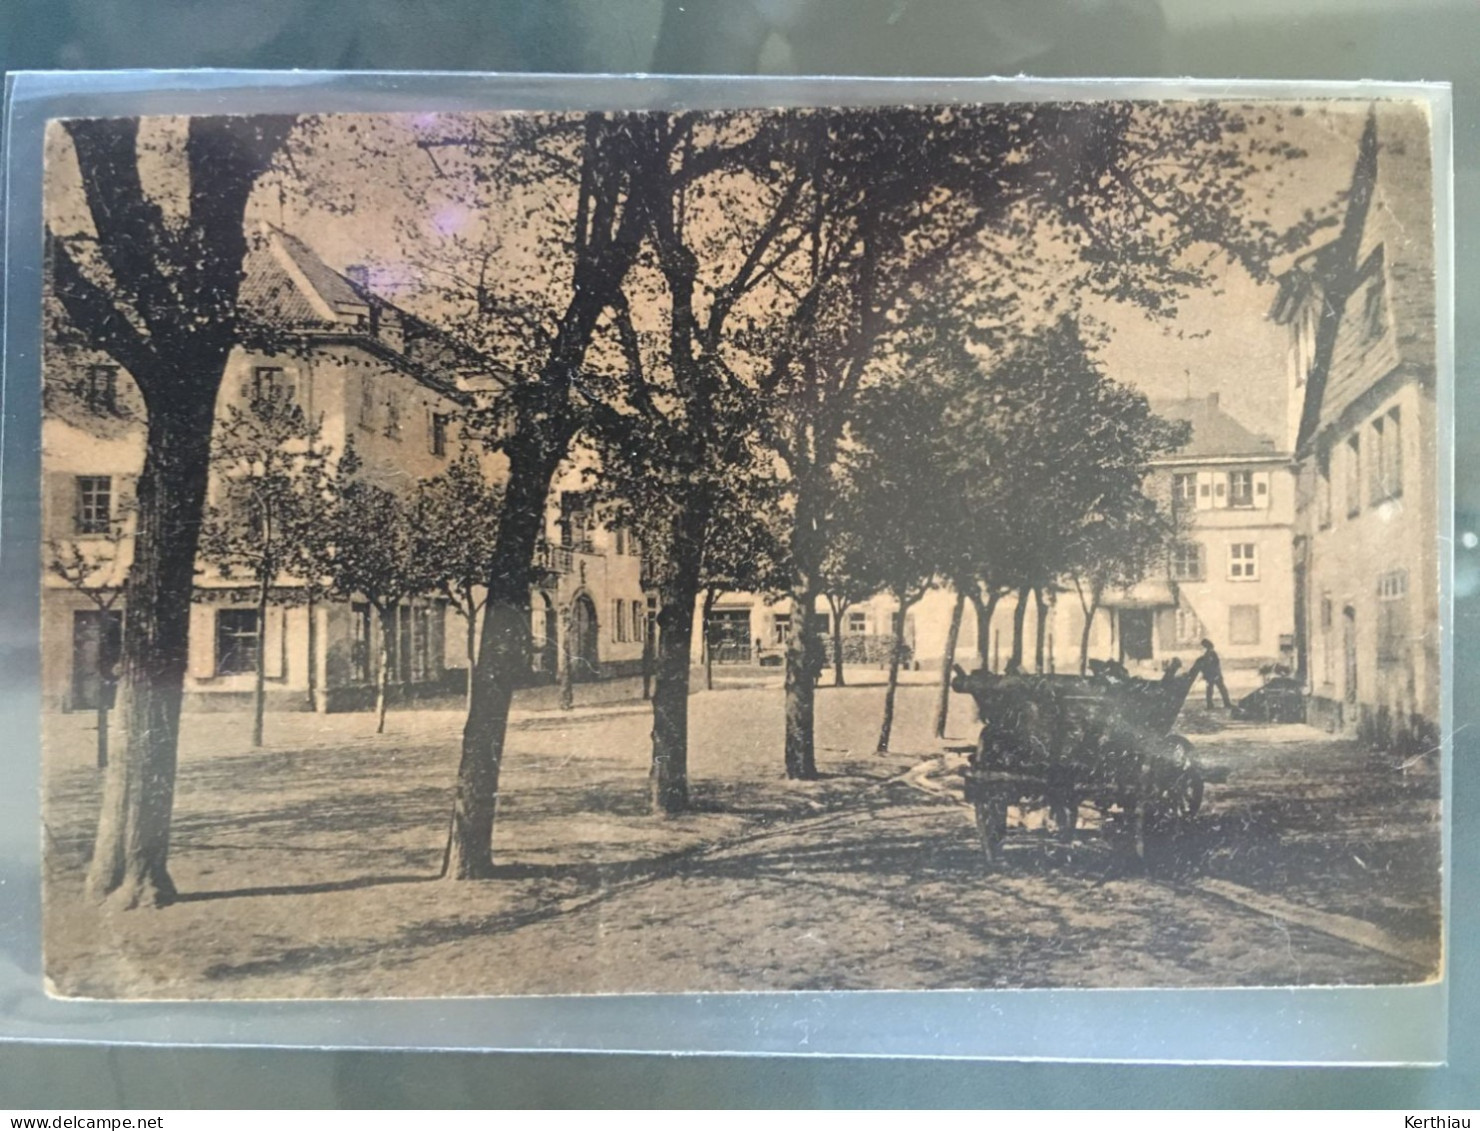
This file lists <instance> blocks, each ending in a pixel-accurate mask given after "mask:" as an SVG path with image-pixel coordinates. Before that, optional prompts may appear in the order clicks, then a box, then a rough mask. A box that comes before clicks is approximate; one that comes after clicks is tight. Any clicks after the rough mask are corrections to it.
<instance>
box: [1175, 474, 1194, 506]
mask: <svg viewBox="0 0 1480 1131" xmlns="http://www.w3.org/2000/svg"><path fill="white" fill-rule="evenodd" d="M1172 504H1173V505H1174V506H1188V507H1195V506H1197V475H1196V474H1195V473H1193V472H1180V471H1179V472H1178V473H1177V474H1175V475H1173V476H1172Z"/></svg>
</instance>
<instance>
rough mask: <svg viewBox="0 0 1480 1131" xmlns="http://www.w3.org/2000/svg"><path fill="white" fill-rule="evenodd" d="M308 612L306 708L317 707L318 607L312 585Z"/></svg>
mask: <svg viewBox="0 0 1480 1131" xmlns="http://www.w3.org/2000/svg"><path fill="white" fill-rule="evenodd" d="M306 601H307V606H306V612H307V613H308V668H307V676H308V709H309V710H310V711H317V710H318V709H319V609H318V603H317V602H316V601H314V598H313V586H312V585H310V586H309V587H308V592H307V597H306Z"/></svg>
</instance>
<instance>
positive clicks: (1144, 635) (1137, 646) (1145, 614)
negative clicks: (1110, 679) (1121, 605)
mask: <svg viewBox="0 0 1480 1131" xmlns="http://www.w3.org/2000/svg"><path fill="white" fill-rule="evenodd" d="M1151 625H1152V616H1151V610H1150V609H1121V610H1120V658H1121V660H1122V661H1125V660H1149V659H1151Z"/></svg>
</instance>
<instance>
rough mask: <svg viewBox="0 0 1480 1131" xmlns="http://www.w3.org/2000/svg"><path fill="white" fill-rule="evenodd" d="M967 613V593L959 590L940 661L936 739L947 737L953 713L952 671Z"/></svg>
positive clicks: (936, 706)
mask: <svg viewBox="0 0 1480 1131" xmlns="http://www.w3.org/2000/svg"><path fill="white" fill-rule="evenodd" d="M978 600H980V598H978ZM965 611H966V593H965V592H964V591H963V590H961V589H957V590H956V603H955V605H953V606H952V607H951V625H950V627H949V628H948V629H946V651H945V655H944V656H943V657H942V658H941V661H940V699H939V700H938V701H937V702H936V704H935V737H936V738H944V737H945V736H946V720H947V718H948V717H949V716H950V712H951V669H952V668H953V667H954V666H955V663H956V640H957V639H958V638H959V637H960V635H961V617H962V614H964V613H965Z"/></svg>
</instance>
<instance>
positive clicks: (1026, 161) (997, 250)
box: [751, 103, 1324, 777]
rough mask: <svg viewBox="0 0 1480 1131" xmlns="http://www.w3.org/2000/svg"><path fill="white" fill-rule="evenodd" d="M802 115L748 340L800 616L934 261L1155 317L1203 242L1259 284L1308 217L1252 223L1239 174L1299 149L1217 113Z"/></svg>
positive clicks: (806, 720)
mask: <svg viewBox="0 0 1480 1131" xmlns="http://www.w3.org/2000/svg"><path fill="white" fill-rule="evenodd" d="M812 121H813V123H814V131H813V137H814V141H815V144H814V145H813V146H812V147H811V149H810V151H809V153H808V155H807V158H808V164H807V169H808V172H809V173H810V174H811V175H810V179H809V186H808V189H807V191H806V193H805V194H804V200H803V203H804V205H805V208H806V210H807V212H808V213H809V214H808V216H807V217H806V218H804V219H803V220H802V221H801V226H802V228H803V229H804V230H805V231H806V232H807V236H806V238H805V239H804V240H803V242H802V243H801V245H800V246H799V248H798V254H797V257H796V261H795V263H794V265H793V266H792V268H791V271H790V273H789V274H788V276H787V282H788V284H789V293H790V295H791V298H790V300H789V301H787V302H785V303H782V304H778V305H777V307H776V308H775V309H773V311H772V312H771V317H769V318H768V319H767V320H766V321H765V325H764V327H763V329H762V330H760V331H759V332H753V333H752V334H751V338H752V344H751V348H752V350H753V351H754V352H755V353H757V354H760V355H762V356H763V357H764V358H765V359H766V362H765V367H766V368H768V369H769V372H770V375H771V376H770V378H769V379H768V380H767V381H766V382H765V387H766V388H767V389H769V390H772V391H774V393H775V394H776V395H775V396H774V397H773V398H772V408H773V412H772V414H771V416H770V419H769V427H768V428H767V441H768V442H769V443H771V444H772V445H773V447H774V449H775V450H776V452H777V455H778V457H779V458H780V459H781V460H782V461H783V462H784V463H785V465H786V467H787V469H788V472H789V475H790V478H791V482H792V493H793V498H794V505H793V507H792V515H793V520H794V529H793V534H794V537H793V539H792V545H791V562H792V583H791V587H792V591H793V598H794V601H795V602H796V603H798V604H800V605H803V606H806V607H810V603H811V601H812V600H814V599H815V595H816V593H817V591H818V589H819V586H820V581H819V570H820V563H821V559H822V556H823V554H824V552H825V546H826V543H827V533H826V530H825V515H826V512H827V506H826V501H827V493H828V490H829V484H830V481H831V471H832V466H833V464H834V463H835V461H836V459H837V456H838V452H839V443H840V439H841V437H842V435H843V432H844V430H845V427H846V424H847V421H848V418H849V416H850V414H851V412H852V408H853V405H854V403H855V400H856V397H857V395H858V392H859V390H860V388H861V387H862V386H863V385H864V384H865V383H866V382H867V381H868V379H869V376H870V373H871V372H873V371H876V370H877V368H878V367H879V365H880V363H881V362H885V363H887V360H888V358H889V355H890V352H891V350H892V347H893V344H894V341H895V340H896V339H897V338H898V337H899V335H900V334H901V333H902V332H905V330H906V328H908V327H909V326H910V325H911V323H912V317H911V315H912V313H914V312H915V311H916V310H918V309H919V308H920V307H921V306H922V304H925V303H928V302H929V300H930V297H931V296H930V288H931V286H932V283H934V282H935V281H937V280H938V279H939V278H940V276H941V273H942V271H943V270H944V269H945V268H947V267H948V266H949V265H951V264H953V263H957V264H959V263H960V262H961V261H962V260H963V258H974V259H975V260H976V272H975V273H976V275H977V277H978V279H979V280H981V281H982V282H983V284H984V287H985V288H986V289H993V288H994V287H996V294H997V296H998V297H999V298H1001V299H1002V300H1003V303H1004V305H1010V304H1011V290H1014V289H1021V290H1028V289H1031V288H1032V286H1033V285H1035V284H1036V286H1037V287H1038V288H1039V290H1040V291H1046V292H1047V297H1046V299H1045V301H1047V302H1050V303H1052V302H1059V303H1062V302H1064V301H1072V300H1073V299H1074V298H1075V297H1076V296H1077V295H1080V294H1085V293H1093V294H1099V295H1105V296H1108V297H1110V298H1112V299H1114V300H1117V301H1121V302H1125V303H1130V304H1134V305H1136V306H1139V307H1140V308H1142V309H1143V310H1146V311H1148V312H1149V313H1151V314H1154V315H1168V314H1171V313H1174V312H1175V309H1176V303H1177V300H1178V299H1179V298H1180V297H1181V296H1182V295H1184V294H1185V293H1186V292H1187V290H1188V289H1189V288H1191V287H1195V286H1199V285H1202V284H1204V283H1206V282H1207V281H1208V280H1209V279H1210V278H1212V272H1211V270H1210V265H1211V263H1212V261H1213V256H1211V255H1209V254H1207V249H1209V248H1215V249H1221V250H1222V251H1224V252H1226V253H1227V255H1229V256H1230V257H1233V258H1237V259H1238V260H1239V261H1240V262H1242V263H1243V264H1244V265H1245V266H1246V267H1248V268H1249V269H1250V270H1251V271H1253V272H1255V273H1256V274H1260V273H1263V271H1264V269H1265V264H1266V263H1267V261H1268V259H1269V257H1270V256H1271V255H1273V254H1276V253H1278V252H1281V251H1284V250H1287V249H1290V248H1294V247H1298V246H1300V245H1301V244H1302V243H1303V242H1304V241H1305V239H1306V238H1308V236H1309V234H1310V233H1311V232H1312V231H1314V230H1315V228H1317V227H1319V226H1320V225H1321V224H1322V223H1323V222H1324V221H1323V220H1322V219H1320V218H1318V217H1315V216H1313V215H1309V216H1307V217H1306V218H1305V219H1303V220H1302V221H1301V222H1299V223H1297V224H1296V225H1294V226H1293V227H1292V228H1291V229H1290V230H1288V231H1277V230H1276V229H1275V228H1274V227H1273V226H1272V225H1271V224H1270V223H1269V222H1267V221H1265V220H1264V219H1262V218H1261V217H1259V216H1257V215H1255V211H1256V206H1255V205H1254V203H1253V193H1252V192H1251V190H1250V183H1249V178H1250V176H1251V174H1252V173H1253V172H1254V171H1255V170H1256V169H1264V168H1273V166H1274V165H1275V164H1276V163H1278V162H1282V161H1284V160H1285V159H1287V158H1291V157H1295V156H1298V155H1299V151H1298V150H1296V149H1295V148H1294V147H1292V146H1289V145H1287V144H1285V143H1284V142H1283V141H1282V140H1281V139H1278V138H1275V139H1274V140H1273V141H1270V140H1266V139H1264V138H1262V137H1255V136H1253V135H1251V133H1250V132H1249V131H1248V130H1247V128H1246V122H1245V119H1244V118H1243V116H1242V114H1241V113H1240V112H1239V111H1237V110H1235V109H1233V108H1231V107H1228V106H1226V105H1221V104H1193V103H1154V104H1131V103H1092V104H1078V105H1071V104H1064V105H1059V106H1049V107H1045V106H1033V107H1019V106H992V107H969V108H960V107H944V108H939V109H937V110H933V111H926V112H920V111H916V110H905V109H887V110H839V111H831V112H818V113H817V114H816V115H815V116H814V117H813V119H812ZM1085 139H1093V140H1092V141H1090V142H1088V143H1086V140H1085ZM1050 246H1052V247H1054V248H1057V249H1059V251H1060V252H1062V255H1061V258H1062V259H1063V262H1062V263H1059V264H1055V266H1056V267H1060V268H1062V271H1061V274H1060V277H1058V278H1056V279H1053V280H1048V279H1046V278H1045V277H1044V275H1043V271H1042V267H1041V261H1042V260H1043V258H1044V257H1043V251H1044V249H1045V248H1046V247H1050ZM1035 273H1036V274H1037V276H1038V277H1037V278H1034V277H1033V276H1034V275H1035ZM1004 281H1006V282H1010V283H1012V284H1014V285H1013V286H1012V287H1010V288H1001V287H997V286H996V285H998V284H1002V283H1003V282H1004ZM1030 588H1031V587H1030ZM813 661H814V658H813V657H812V656H811V655H809V654H808V650H807V648H806V646H805V642H802V641H798V642H797V643H796V646H795V647H794V648H793V649H792V650H791V651H790V652H789V654H788V666H787V712H786V718H787V739H786V768H787V773H788V775H789V776H792V777H810V776H813V775H814V774H815V772H816V767H815V759H814V753H813V740H812V719H813V680H812V671H811V664H812V663H813Z"/></svg>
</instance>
